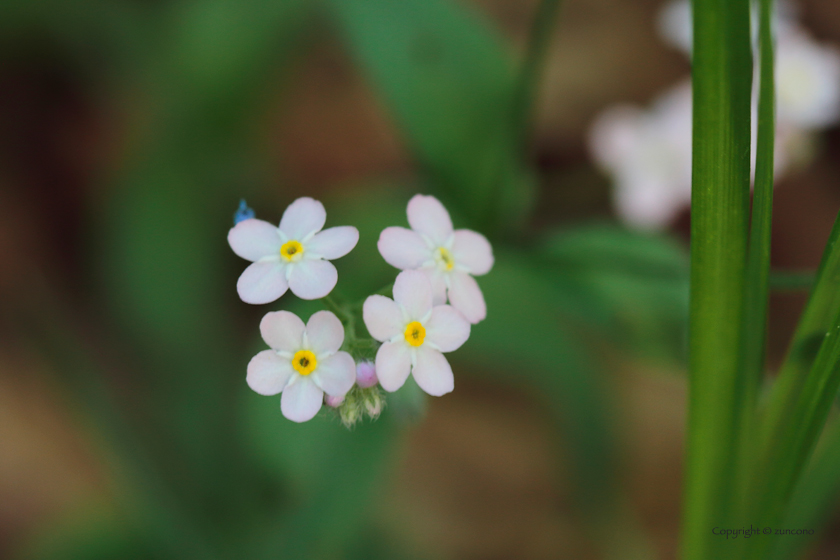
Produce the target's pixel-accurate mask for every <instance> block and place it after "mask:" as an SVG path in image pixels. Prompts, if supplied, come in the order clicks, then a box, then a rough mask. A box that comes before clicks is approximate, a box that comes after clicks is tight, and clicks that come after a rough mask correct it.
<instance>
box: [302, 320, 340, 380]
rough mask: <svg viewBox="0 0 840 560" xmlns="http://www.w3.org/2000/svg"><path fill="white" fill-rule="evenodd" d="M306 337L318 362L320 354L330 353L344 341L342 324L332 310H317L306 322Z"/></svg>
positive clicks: (336, 349)
mask: <svg viewBox="0 0 840 560" xmlns="http://www.w3.org/2000/svg"><path fill="white" fill-rule="evenodd" d="M306 338H307V339H308V340H309V349H310V350H312V351H313V352H314V353H315V356H317V357H318V359H319V363H320V356H321V354H332V353H334V352H338V349H339V348H341V345H342V343H344V326H343V325H342V324H341V321H339V320H338V317H336V316H335V313H333V312H332V311H318V312H317V313H315V314H313V315H312V317H310V318H309V321H308V322H307V323H306ZM319 367H320V366H319Z"/></svg>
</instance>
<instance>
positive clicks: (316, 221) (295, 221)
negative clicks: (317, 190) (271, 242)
mask: <svg viewBox="0 0 840 560" xmlns="http://www.w3.org/2000/svg"><path fill="white" fill-rule="evenodd" d="M326 221H327V211H326V210H324V205H323V204H321V203H320V202H318V201H317V200H315V199H312V198H309V197H303V198H299V199H297V200H295V201H294V202H292V203H291V204H289V207H288V208H286V211H285V212H283V218H282V219H281V220H280V231H282V232H283V233H285V234H286V236H287V237H288V238H289V239H296V240H298V241H300V240H301V239H304V238H305V237H306V236H307V235H310V234H312V233H315V232H317V231H321V228H322V227H324V222H326Z"/></svg>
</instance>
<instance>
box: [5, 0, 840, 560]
mask: <svg viewBox="0 0 840 560" xmlns="http://www.w3.org/2000/svg"><path fill="white" fill-rule="evenodd" d="M558 4H559V3H557V2H551V1H546V2H539V1H535V0H528V1H524V0H518V1H514V0H399V1H397V0H367V1H361V0H333V1H330V0H238V1H233V0H73V1H70V2H68V1H66V0H45V1H43V2H37V3H34V2H25V1H23V0H20V1H18V0H8V1H6V2H2V3H0V558H10V559H22V558H32V559H45V560H46V559H80V560H81V559H96V560H98V559H103V560H104V559H116V558H119V559H134V558H136V559H146V558H150V559H170V558H200V559H225V558H249V559H250V558H255V559H260V558H272V559H276V558H289V559H309V558H312V559H318V560H320V559H333V558H335V559H338V558H365V559H379V558H382V559H418V560H421V559H438V558H442V559H499V560H502V559H549V558H552V559H554V558H571V559H590V558H592V559H598V558H621V559H635V558H639V559H645V558H650V559H654V558H663V559H668V558H675V551H676V545H677V539H678V524H679V507H680V492H681V489H680V484H681V468H682V464H681V463H682V452H683V450H682V438H683V427H684V420H683V419H684V416H685V385H686V384H685V345H686V333H685V327H686V324H687V307H688V267H687V265H688V253H687V248H688V239H687V238H688V224H689V208H688V202H689V198H688V196H687V194H686V192H687V191H686V186H685V184H684V183H685V177H686V173H688V177H690V163H686V162H684V161H683V160H682V159H681V158H683V157H684V156H685V148H684V147H683V146H682V145H681V144H680V141H686V140H690V136H688V135H689V134H690V97H689V98H688V100H687V101H688V103H686V102H685V101H686V99H685V96H684V95H683V94H681V93H680V92H681V91H683V92H684V91H685V87H686V86H685V84H687V82H686V80H688V78H689V75H690V56H689V55H688V54H687V53H686V52H685V48H684V47H680V40H681V39H680V37H681V36H683V35H684V34H683V35H681V33H683V32H682V31H680V30H681V29H682V30H683V31H685V29H687V21H684V22H683V23H680V21H681V20H680V18H681V17H682V16H680V15H679V10H680V9H681V8H680V7H679V6H676V7H675V6H674V5H671V3H669V2H661V1H659V0H566V1H565V2H563V5H562V9H561V10H559V12H558V11H557V7H558ZM783 12H784V13H783V14H782V15H781V16H780V21H781V22H783V23H784V25H780V26H779V27H780V29H781V31H780V45H781V43H782V42H783V37H794V38H795V39H796V40H797V41H799V42H798V43H796V41H794V47H795V48H799V50H798V51H796V50H791V51H790V52H792V53H793V55H791V56H793V60H794V62H793V63H792V64H791V67H792V68H793V69H794V70H795V72H794V74H795V75H794V76H793V78H792V79H791V80H790V82H789V83H793V84H795V85H796V86H797V87H794V88H793V89H792V90H791V92H790V96H789V99H790V107H792V109H791V110H790V111H789V112H788V113H785V115H790V117H789V118H786V119H783V118H782V117H781V114H782V111H781V107H782V103H784V100H783V99H782V97H783V96H782V95H781V94H780V118H779V120H780V124H779V126H780V127H782V126H783V125H785V126H786V127H787V128H784V129H782V128H780V130H779V132H778V137H780V138H782V139H783V140H782V141H780V148H779V150H786V151H784V152H779V151H778V150H777V157H778V158H779V160H780V161H783V162H784V165H780V166H779V167H777V172H778V176H779V179H778V181H777V191H776V206H775V215H774V225H773V227H774V231H773V243H774V246H773V255H772V260H773V266H774V267H775V268H777V269H780V270H789V271H808V270H814V269H815V268H816V266H817V264H818V263H819V258H820V254H821V252H822V247H823V244H824V243H825V240H826V239H827V237H828V233H829V231H830V229H831V226H832V223H833V221H834V217H835V215H836V213H837V210H838V208H840V181H838V177H840V129H838V127H837V116H838V114H837V113H838V108H837V104H838V99H837V98H838V94H837V92H836V90H838V89H840V70H838V68H840V63H837V60H838V58H840V55H838V54H837V51H836V47H834V46H833V45H840V4H836V3H830V2H823V1H820V0H801V1H800V2H798V3H796V4H788V5H785V9H784V10H783ZM681 25H682V27H680V26H681ZM786 29H787V30H790V29H793V31H789V32H788V34H785V30H786ZM803 45H804V46H803ZM794 47H792V49H793V48H794ZM809 49H810V50H809ZM803 53H804V54H803ZM782 56H783V55H782V48H781V46H780V49H779V64H780V65H781V59H782ZM796 56H799V57H800V58H796ZM803 61H804V62H803ZM809 72H810V73H809ZM779 73H780V76H779V80H782V79H783V78H782V74H783V73H782V72H781V71H780V72H779ZM814 76H817V77H823V78H824V79H818V78H814ZM835 78H836V79H835ZM823 82H824V83H823ZM798 86H802V87H801V88H799V87H798ZM681 87H682V88H683V89H680V88H681ZM779 88H780V91H781V90H782V88H783V84H782V83H781V82H780V84H779ZM681 95H682V97H681ZM809 96H810V97H809ZM785 99H787V98H785ZM817 106H818V107H817ZM686 107H687V109H686ZM785 107H787V106H785ZM803 107H804V108H803ZM815 107H816V108H815ZM686 110H687V111H688V113H686ZM797 110H798V111H799V112H797ZM672 113H673V115H675V116H671V115H672ZM686 114H687V115H688V117H686ZM686 118H688V131H686V121H685V119H686ZM680 139H682V140H680ZM789 139H790V142H788V140H789ZM687 149H688V150H689V155H690V141H689V144H688V148H687ZM669 150H673V152H669ZM681 150H682V151H681ZM640 162H641V163H640ZM689 162H690V160H689ZM686 165H689V167H688V169H686ZM417 192H422V193H429V194H434V195H435V196H437V197H439V198H440V199H441V200H442V201H443V202H444V204H445V205H446V206H447V208H448V209H449V210H450V212H451V213H452V216H453V220H454V222H455V226H456V227H467V228H471V229H475V230H477V231H480V232H482V233H484V234H485V235H487V237H488V238H489V239H490V240H491V242H492V243H493V245H494V251H495V255H496V265H495V267H494V269H493V270H492V271H491V273H490V274H488V275H487V276H485V277H481V278H479V284H480V286H481V288H482V290H483V291H484V294H485V298H486V300H487V307H488V318H487V319H486V320H485V321H484V322H482V323H480V324H479V325H477V326H475V327H474V328H473V331H472V336H471V338H470V340H469V341H468V342H467V344H465V345H464V347H463V348H462V349H460V350H459V351H457V352H455V353H453V354H451V355H450V357H451V362H452V364H453V369H454V371H455V376H456V390H455V391H454V392H453V393H451V394H449V395H447V396H445V397H442V398H436V399H432V398H430V399H428V400H426V401H423V402H418V401H416V400H414V399H412V398H410V395H401V394H400V393H397V394H395V395H393V396H392V397H391V398H390V399H389V401H388V406H387V407H386V409H385V412H384V413H383V415H382V417H381V418H380V420H379V421H377V422H373V423H371V422H365V423H362V424H360V425H358V426H356V427H355V429H353V430H352V431H348V430H346V429H345V428H344V427H342V426H341V424H340V422H339V421H338V420H337V418H336V417H335V416H334V415H331V414H330V413H329V411H324V412H322V413H321V414H320V415H319V416H318V417H316V418H315V419H314V420H312V421H311V422H308V423H306V424H302V425H297V424H293V423H292V422H289V421H287V420H286V419H285V418H283V416H282V415H281V414H280V408H279V398H277V397H275V398H270V397H260V396H259V395H256V394H255V393H253V392H251V391H250V390H249V389H248V387H247V385H246V384H245V367H246V365H247V363H248V360H249V359H250V357H251V356H253V355H254V354H255V353H256V352H258V351H260V350H262V349H263V348H264V343H263V342H262V340H261V339H260V337H259V332H258V324H259V320H260V318H261V317H262V316H263V315H264V314H265V313H266V312H267V311H270V310H277V309H288V310H292V311H295V312H296V313H299V314H300V315H302V316H303V317H304V318H306V317H308V315H309V314H310V313H312V312H313V311H315V310H317V309H319V305H320V304H319V303H318V302H301V301H299V300H295V299H294V298H293V297H292V296H291V295H286V296H284V297H283V298H281V299H280V300H279V301H278V302H276V303H274V304H269V305H266V306H249V305H246V304H244V303H242V302H241V301H240V300H239V299H238V297H237V294H236V290H235V284H236V279H237V277H238V275H239V274H240V273H241V271H242V270H243V269H244V267H245V261H242V260H241V259H239V258H237V257H236V256H235V255H234V254H233V253H232V251H231V250H230V248H229V247H228V245H227V242H226V235H227V231H228V229H229V228H230V227H231V226H232V225H233V213H234V212H235V210H236V208H237V206H238V204H239V200H240V199H241V198H245V199H246V200H247V201H248V204H249V205H250V206H251V207H252V208H254V209H255V211H256V213H257V217H259V218H261V219H265V220H268V221H271V222H275V223H276V222H278V221H279V219H280V216H281V215H282V211H283V209H284V208H285V207H286V205H287V204H289V203H290V202H291V201H292V200H294V199H295V198H297V197H299V196H312V197H315V198H318V199H320V200H322V201H323V202H324V204H325V206H326V208H327V227H329V226H334V225H355V226H357V227H358V228H359V230H360V233H361V237H360V241H359V244H358V246H357V248H356V249H355V250H354V251H353V252H352V253H351V254H350V255H348V256H347V257H346V258H343V259H341V260H339V261H338V262H337V263H336V265H337V267H338V269H339V283H338V287H337V293H338V294H339V295H340V296H341V297H343V298H345V299H347V300H355V299H362V298H364V297H365V296H366V295H367V294H370V293H373V292H374V291H376V290H378V289H380V288H381V287H382V286H384V285H387V284H388V283H390V282H392V281H393V278H394V276H395V274H396V272H397V271H396V270H395V269H392V268H391V267H389V266H388V265H387V264H386V263H385V262H384V261H383V260H382V258H381V257H380V256H379V254H378V253H377V251H376V240H377V238H378V235H379V232H380V231H381V230H382V229H383V228H384V227H387V226H389V225H406V217H405V205H406V203H407V201H408V199H409V198H410V197H411V196H412V195H413V194H415V193H417ZM803 294H804V292H802V291H796V290H795V289H792V290H788V291H779V292H776V293H775V294H774V295H773V297H772V302H771V313H770V338H769V348H768V353H769V358H770V361H769V364H770V368H771V370H772V368H773V367H774V366H775V365H776V364H778V362H779V361H780V360H781V358H782V357H783V355H784V352H785V349H786V343H787V340H788V339H789V336H790V334H791V332H792V329H793V326H794V325H795V322H796V319H797V317H798V314H799V311H800V309H801V306H802V304H803V303H804V295H803ZM833 503H834V504H835V505H834V507H833V508H830V510H829V511H827V512H826V521H825V525H824V526H815V527H809V528H814V529H817V530H818V534H819V538H817V539H816V540H815V541H814V543H813V544H812V545H810V546H809V547H808V548H804V549H803V550H806V551H807V552H806V554H807V555H808V556H807V557H809V558H815V559H816V558H836V557H837V555H838V553H840V508H838V507H837V505H840V504H838V503H837V500H834V501H833ZM710 530H711V528H710ZM792 539H793V537H792ZM791 543H793V541H791ZM805 544H806V543H794V544H791V546H796V547H798V546H800V545H801V546H804V545H805Z"/></svg>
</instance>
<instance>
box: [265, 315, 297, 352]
mask: <svg viewBox="0 0 840 560" xmlns="http://www.w3.org/2000/svg"><path fill="white" fill-rule="evenodd" d="M304 328H305V327H304V325H303V321H301V320H300V317H298V316H297V315H295V314H294V313H290V312H288V311H272V312H271V313H266V315H265V317H263V318H262V321H260V334H262V337H263V340H264V341H265V343H266V344H268V345H269V346H271V347H272V348H274V349H275V350H280V351H282V352H297V351H298V350H300V349H301V347H302V345H303V330H304Z"/></svg>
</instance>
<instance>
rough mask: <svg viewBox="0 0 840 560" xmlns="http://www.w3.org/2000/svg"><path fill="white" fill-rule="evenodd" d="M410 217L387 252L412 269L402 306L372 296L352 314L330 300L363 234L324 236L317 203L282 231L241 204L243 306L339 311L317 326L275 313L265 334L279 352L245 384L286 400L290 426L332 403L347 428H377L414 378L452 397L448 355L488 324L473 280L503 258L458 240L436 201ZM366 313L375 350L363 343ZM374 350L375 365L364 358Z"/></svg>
mask: <svg viewBox="0 0 840 560" xmlns="http://www.w3.org/2000/svg"><path fill="white" fill-rule="evenodd" d="M407 213H408V223H409V225H410V226H411V229H406V228H402V227H389V228H387V229H385V230H384V231H383V232H382V234H381V235H380V237H379V243H378V248H379V252H380V253H381V254H382V257H383V258H384V259H385V260H386V261H387V262H388V263H389V264H391V265H393V266H394V267H396V268H398V269H401V270H402V272H400V273H399V274H398V275H397V277H396V280H395V281H394V284H393V299H391V298H388V297H385V296H382V295H372V296H369V297H368V298H367V299H366V300H365V301H364V303H363V304H361V305H359V306H356V305H344V306H342V305H339V304H336V303H334V302H333V301H332V299H331V298H329V297H328V295H329V294H330V292H332V290H333V288H334V287H335V286H336V283H337V281H338V273H337V271H336V269H335V266H333V264H332V263H331V262H330V261H331V260H333V259H337V258H339V257H343V256H344V255H346V254H348V253H349V252H350V251H351V250H352V249H353V248H354V247H355V246H356V243H357V242H358V240H359V232H358V230H357V229H356V228H354V227H352V226H341V227H332V228H329V229H326V230H324V229H323V227H324V224H325V223H326V216H327V214H326V211H325V209H324V206H323V205H322V204H321V203H320V202H318V201H316V200H313V199H311V198H299V199H297V200H296V201H294V202H293V203H292V204H291V205H290V206H289V207H288V208H287V209H286V211H285V212H284V213H283V217H282V218H281V220H280V225H279V226H274V225H272V224H270V223H268V222H265V221H262V220H258V219H256V218H255V217H254V213H253V211H252V210H251V209H249V208H248V207H247V206H246V205H245V203H244V201H243V202H242V203H241V204H240V208H239V210H238V211H237V213H236V215H235V218H234V222H235V225H234V227H233V228H232V229H231V230H230V232H229V233H228V243H229V244H230V247H231V249H233V251H234V253H236V254H237V255H238V256H240V257H242V258H244V259H246V260H248V261H251V263H252V264H251V265H249V266H248V267H247V268H246V269H245V271H244V272H243V273H242V275H241V276H240V277H239V280H238V282H237V286H236V288H237V292H238V293H239V297H240V298H241V299H242V301H244V302H246V303H251V304H263V303H270V302H273V301H275V300H277V299H278V298H280V297H281V296H282V295H283V294H285V293H286V291H287V290H291V292H292V293H293V294H295V295H296V296H298V297H300V298H301V299H310V300H311V299H321V298H326V299H325V300H324V301H325V302H326V303H327V304H328V306H330V307H332V308H333V311H335V312H333V311H319V312H317V313H315V314H313V315H312V316H311V317H310V318H309V321H308V322H307V323H306V324H304V322H303V321H302V320H301V319H300V318H299V317H298V316H297V315H295V314H294V313H290V312H288V311H274V312H270V313H268V314H266V315H265V317H263V319H262V322H261V323H260V333H261V334H262V338H263V340H264V341H265V343H266V344H267V345H268V346H269V348H270V349H269V350H263V351H262V352H260V353H259V354H257V355H256V356H254V357H253V359H252V360H251V361H250V363H249V364H248V369H247V372H248V373H247V377H246V380H247V382H248V385H249V386H250V387H251V389H253V390H254V391H255V392H257V393H259V394H261V395H277V394H282V395H281V399H280V408H281V411H282V412H283V415H284V416H285V417H286V418H288V419H289V420H292V421H295V422H305V421H307V420H310V419H312V418H313V417H314V416H315V415H316V414H318V411H319V410H321V407H322V404H324V403H326V404H327V406H328V407H330V408H333V409H335V410H336V411H338V413H339V416H340V418H341V420H342V422H343V423H344V424H345V425H347V426H348V427H349V426H352V425H353V424H354V423H356V422H357V421H358V420H360V419H361V418H362V417H363V415H365V414H366V415H367V416H369V417H371V418H376V417H378V416H379V414H380V413H381V411H382V408H383V406H384V400H383V395H382V393H381V392H380V389H379V387H381V388H382V389H384V390H385V391H387V392H394V391H396V390H398V389H399V388H400V387H402V386H403V384H404V383H405V382H406V380H407V379H408V377H409V376H410V375H413V377H414V380H415V381H416V383H417V385H418V386H419V387H420V388H421V389H422V390H423V391H425V392H426V393H428V394H429V395H432V396H441V395H444V394H446V393H449V392H450V391H452V390H453V388H454V386H455V381H454V376H453V373H452V368H451V367H450V365H449V362H448V361H447V359H446V358H445V357H444V355H443V354H444V353H446V352H452V351H454V350H457V349H458V348H460V347H461V345H463V344H464V342H466V341H467V339H468V338H469V336H470V328H471V325H473V324H476V323H478V322H480V321H481V320H483V319H484V318H485V317H486V315H487V306H486V304H485V302H484V296H483V294H482V292H481V289H480V288H479V287H478V283H477V282H476V280H475V278H473V276H480V275H483V274H486V273H487V272H489V271H490V269H491V268H492V267H493V251H492V248H491V246H490V243H489V242H488V241H487V239H486V238H485V237H484V236H482V235H481V234H479V233H476V232H474V231H470V230H465V229H460V230H455V229H453V226H452V220H451V219H450V217H449V213H448V212H447V211H446V208H444V207H443V205H442V204H441V203H440V202H439V201H438V200H437V199H436V198H434V197H431V196H423V195H416V196H415V197H414V198H412V199H411V201H409V203H408V211H407ZM358 307H361V309H362V319H363V321H364V324H365V326H366V327H367V330H368V332H369V333H370V336H371V337H372V338H371V339H364V338H360V337H357V336H356V334H355V329H354V328H353V325H355V323H356V321H355V317H354V316H353V310H354V309H356V308H358ZM345 326H346V327H347V328H345ZM372 348H376V352H375V362H373V363H372V362H371V361H369V360H368V359H366V358H368V357H369V356H366V352H365V350H367V351H370V349H372Z"/></svg>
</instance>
